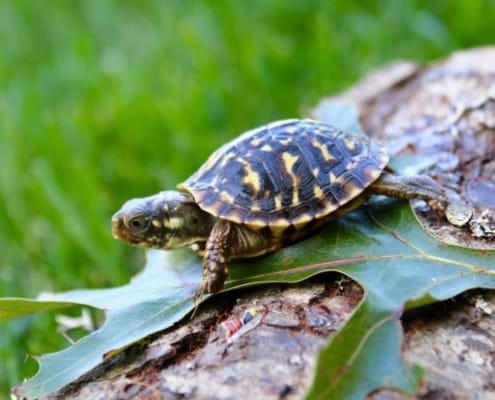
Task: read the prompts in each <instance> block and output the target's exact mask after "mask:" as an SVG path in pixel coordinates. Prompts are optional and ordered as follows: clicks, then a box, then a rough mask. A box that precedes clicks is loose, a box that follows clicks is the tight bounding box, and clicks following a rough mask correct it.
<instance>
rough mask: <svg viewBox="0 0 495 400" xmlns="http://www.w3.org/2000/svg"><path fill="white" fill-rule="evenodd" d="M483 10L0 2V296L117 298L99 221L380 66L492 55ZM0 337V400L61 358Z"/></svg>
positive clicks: (129, 255)
mask: <svg viewBox="0 0 495 400" xmlns="http://www.w3.org/2000/svg"><path fill="white" fill-rule="evenodd" d="M494 23H495V1H488V0H487V1H481V0H480V1H477V0H466V1H450V0H445V1H435V2H431V1H412V0H402V1H397V0H389V1H385V0H384V1H376V2H371V1H356V2H352V1H349V0H342V1H316V0H314V1H308V0H306V1H267V0H257V1H214V0H212V1H204V2H200V1H197V2H186V1H140V2H138V1H117V0H116V1H105V0H94V1H92V0H88V1H83V0H81V1H43V0H39V1H37V0H33V1H16V0H12V1H5V0H0V244H1V249H0V296H3V297H5V296H13V297H14V296H15V297H21V296H22V297H35V296H36V295H37V294H38V293H40V292H42V291H63V290H69V289H75V288H83V287H105V286H113V285H118V284H122V283H125V282H126V281H127V280H128V279H129V278H130V276H131V275H132V274H134V273H136V272H137V271H138V270H139V269H140V268H141V265H142V263H143V256H142V252H141V251H137V250H135V249H132V248H130V247H127V246H125V245H123V244H122V243H118V242H116V241H114V240H113V239H112V237H111V235H110V230H109V220H110V217H111V215H112V213H113V212H114V211H115V210H116V209H117V208H119V207H120V205H121V203H122V202H123V201H124V200H126V199H129V198H132V197H138V196H144V195H148V194H152V193H155V192H157V191H159V190H161V189H164V188H173V187H174V186H175V184H176V183H177V182H180V181H181V180H183V179H185V178H187V177H188V175H189V174H190V173H192V172H193V171H194V170H195V169H196V168H197V167H198V166H199V165H200V164H201V163H202V162H203V161H204V159H205V157H207V155H208V154H209V153H210V152H211V151H212V150H213V149H215V148H216V147H217V146H218V145H220V144H221V143H224V142H225V141H227V140H228V139H230V138H232V137H234V136H235V135H237V134H238V133H240V132H242V131H244V130H247V129H249V128H253V127H256V126H258V125H261V124H264V123H267V122H269V121H272V120H276V119H281V118H290V117H295V116H301V115H303V114H304V113H305V111H307V110H308V109H309V108H310V107H311V106H313V105H315V104H316V103H317V101H318V100H319V99H320V98H321V97H322V96H324V95H327V94H330V93H334V92H336V91H339V90H342V89H344V88H346V87H348V86H350V85H351V84H352V83H353V82H355V81H356V80H358V79H359V78H361V77H363V76H364V75H365V74H366V73H367V72H369V71H370V70H372V69H373V68H376V67H379V66H381V65H383V64H385V63H387V62H388V61H391V60H396V59H411V60H415V61H419V62H425V61H430V60H434V59H438V58H441V57H444V56H445V55H447V54H448V53H449V52H451V51H453V50H455V49H459V48H464V47H470V46H478V45H482V44H490V43H492V42H493V39H494V34H493V32H494V31H493V25H494ZM66 343H67V342H66V341H65V339H63V338H62V336H61V335H59V334H58V333H56V331H55V326H54V323H53V315H48V316H47V315H45V316H35V317H29V318H23V319H21V320H17V321H14V322H10V323H7V324H2V326H1V327H0V395H1V394H2V393H5V396H6V395H7V393H8V388H9V386H11V385H13V384H15V383H18V382H19V381H20V380H22V379H23V378H24V377H25V376H26V375H27V374H32V373H33V372H34V371H35V370H36V366H35V363H34V362H33V361H26V360H25V355H26V354H42V353H46V352H51V351H55V350H57V349H60V348H61V347H62V346H65V345H66ZM1 397H4V396H1Z"/></svg>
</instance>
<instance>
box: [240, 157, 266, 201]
mask: <svg viewBox="0 0 495 400" xmlns="http://www.w3.org/2000/svg"><path fill="white" fill-rule="evenodd" d="M237 160H238V161H239V162H240V163H241V164H243V170H244V173H245V176H244V178H243V183H244V184H245V185H250V186H252V188H253V192H254V193H259V191H260V190H261V179H260V175H259V174H258V173H257V172H256V171H255V170H254V169H253V168H252V167H251V164H250V163H249V162H247V161H246V160H244V159H243V158H242V157H238V158H237Z"/></svg>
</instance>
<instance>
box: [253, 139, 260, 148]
mask: <svg viewBox="0 0 495 400" xmlns="http://www.w3.org/2000/svg"><path fill="white" fill-rule="evenodd" d="M260 144H261V138H255V139H253V140H251V145H252V146H254V147H258V146H259V145H260Z"/></svg>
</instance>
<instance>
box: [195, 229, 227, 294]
mask: <svg viewBox="0 0 495 400" xmlns="http://www.w3.org/2000/svg"><path fill="white" fill-rule="evenodd" d="M234 241H235V229H233V226H232V224H231V223H230V222H228V221H223V220H220V221H218V222H216V223H215V225H213V229H212V230H211V233H210V237H209V238H208V240H207V242H206V247H205V254H204V256H203V281H202V282H201V288H200V292H199V293H198V295H202V294H203V293H215V292H218V291H219V290H220V289H221V288H222V286H223V283H224V282H225V278H226V277H227V274H228V273H229V261H230V256H231V248H232V244H233V242H234Z"/></svg>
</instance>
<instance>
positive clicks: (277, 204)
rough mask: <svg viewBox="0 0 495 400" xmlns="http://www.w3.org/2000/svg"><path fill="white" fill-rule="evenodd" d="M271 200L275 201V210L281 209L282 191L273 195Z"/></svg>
mask: <svg viewBox="0 0 495 400" xmlns="http://www.w3.org/2000/svg"><path fill="white" fill-rule="evenodd" d="M273 200H274V201H275V210H281V209H282V193H277V194H276V195H275V196H273Z"/></svg>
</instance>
